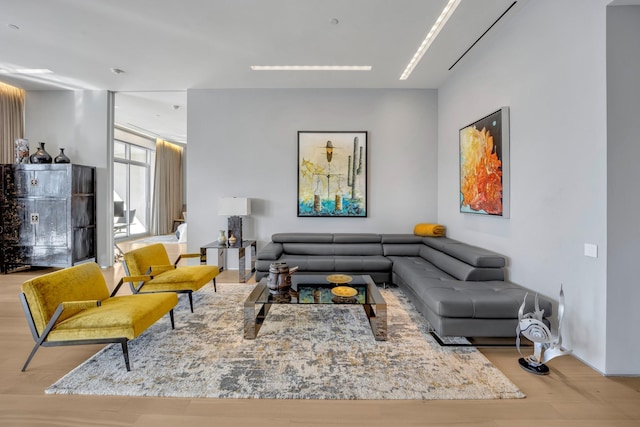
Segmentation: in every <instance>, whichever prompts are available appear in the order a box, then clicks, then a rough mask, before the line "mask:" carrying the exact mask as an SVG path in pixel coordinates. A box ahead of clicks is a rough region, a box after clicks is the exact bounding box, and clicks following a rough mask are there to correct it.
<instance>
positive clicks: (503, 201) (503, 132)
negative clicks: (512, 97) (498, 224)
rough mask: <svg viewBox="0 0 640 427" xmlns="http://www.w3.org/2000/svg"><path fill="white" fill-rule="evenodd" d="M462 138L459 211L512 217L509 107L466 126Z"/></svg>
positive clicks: (460, 133)
mask: <svg viewBox="0 0 640 427" xmlns="http://www.w3.org/2000/svg"><path fill="white" fill-rule="evenodd" d="M459 141H460V188H459V195H460V212H462V213H471V214H479V215H486V216H494V217H501V218H509V213H510V212H509V175H510V171H509V169H510V167H509V166H510V165H509V107H501V108H500V109H499V110H497V111H494V112H493V113H491V114H488V115H486V116H485V117H483V118H481V119H479V120H476V121H475V122H473V123H471V124H469V125H467V126H464V127H463V128H461V129H460V132H459Z"/></svg>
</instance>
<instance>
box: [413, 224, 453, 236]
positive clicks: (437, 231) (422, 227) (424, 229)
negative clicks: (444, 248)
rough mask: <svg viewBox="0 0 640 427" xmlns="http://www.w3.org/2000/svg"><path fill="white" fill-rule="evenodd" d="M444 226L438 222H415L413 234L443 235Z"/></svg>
mask: <svg viewBox="0 0 640 427" xmlns="http://www.w3.org/2000/svg"><path fill="white" fill-rule="evenodd" d="M445 232H446V227H445V226H444V225H440V224H416V226H415V227H414V228H413V234H415V235H416V236H423V237H444V235H445Z"/></svg>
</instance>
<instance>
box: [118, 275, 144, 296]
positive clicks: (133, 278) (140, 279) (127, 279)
mask: <svg viewBox="0 0 640 427" xmlns="http://www.w3.org/2000/svg"><path fill="white" fill-rule="evenodd" d="M151 279H153V276H150V275H144V276H125V277H123V278H122V279H120V281H119V282H118V284H117V285H116V287H115V289H114V290H113V292H111V295H109V298H113V297H114V296H115V295H116V294H117V293H118V291H119V290H120V286H122V285H123V284H124V283H125V282H128V283H129V285H130V287H131V292H133V293H134V294H135V293H138V291H139V290H140V289H141V288H142V287H143V286H144V284H145V283H146V282H147V281H148V280H151ZM133 282H141V284H140V285H139V286H137V287H136V286H135V285H134V284H133Z"/></svg>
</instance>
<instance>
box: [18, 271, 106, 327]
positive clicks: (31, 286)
mask: <svg viewBox="0 0 640 427" xmlns="http://www.w3.org/2000/svg"><path fill="white" fill-rule="evenodd" d="M22 292H23V293H24V295H25V298H26V300H27V302H28V304H29V311H30V312H31V317H32V318H33V322H34V324H35V327H36V329H37V330H38V333H39V334H40V333H42V332H43V331H44V329H45V328H46V326H47V323H48V322H49V320H50V319H51V317H52V316H53V313H54V312H55V311H56V308H58V305H60V303H62V302H69V301H87V300H100V301H103V300H105V299H107V298H109V288H108V287H107V282H106V281H105V279H104V276H103V275H102V271H101V270H100V267H99V266H98V264H96V263H94V262H88V263H84V264H79V265H75V266H73V267H69V268H65V269H64V270H58V271H54V272H52V273H48V274H44V275H42V276H39V277H35V278H33V279H31V280H28V281H26V282H24V283H23V284H22Z"/></svg>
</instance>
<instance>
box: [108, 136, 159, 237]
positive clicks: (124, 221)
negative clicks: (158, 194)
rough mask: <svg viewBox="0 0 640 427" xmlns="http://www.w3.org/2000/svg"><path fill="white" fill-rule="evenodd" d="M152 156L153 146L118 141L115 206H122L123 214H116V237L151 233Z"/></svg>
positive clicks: (115, 150) (114, 192)
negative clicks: (147, 146) (151, 148)
mask: <svg viewBox="0 0 640 427" xmlns="http://www.w3.org/2000/svg"><path fill="white" fill-rule="evenodd" d="M151 155H152V151H151V150H150V149H149V148H145V147H141V146H139V145H135V144H132V143H129V142H126V141H121V140H115V141H114V147H113V162H114V165H113V172H114V173H113V201H114V207H115V206H116V205H118V207H119V208H118V209H117V211H118V212H116V213H117V214H120V213H122V216H114V223H113V228H114V236H115V238H116V239H122V238H126V237H131V236H139V235H144V234H148V232H149V219H150V213H149V211H150V206H151V202H150V198H151V191H150V188H151V186H150V181H151V180H150V175H151V174H150V170H151V166H150V165H151ZM114 212H115V209H114ZM116 213H114V215H115V214H116Z"/></svg>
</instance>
